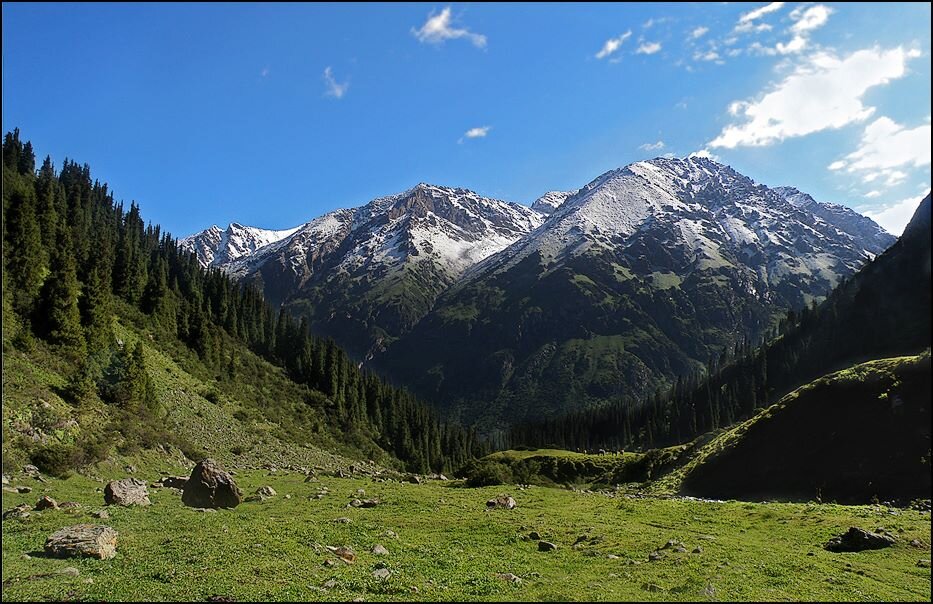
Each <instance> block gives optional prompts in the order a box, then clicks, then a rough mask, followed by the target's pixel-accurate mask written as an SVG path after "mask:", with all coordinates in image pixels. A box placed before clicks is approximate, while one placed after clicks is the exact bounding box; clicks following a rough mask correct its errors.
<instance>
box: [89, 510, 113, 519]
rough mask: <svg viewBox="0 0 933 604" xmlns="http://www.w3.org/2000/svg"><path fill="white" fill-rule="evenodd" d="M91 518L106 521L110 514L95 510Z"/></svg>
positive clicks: (105, 511)
mask: <svg viewBox="0 0 933 604" xmlns="http://www.w3.org/2000/svg"><path fill="white" fill-rule="evenodd" d="M91 516H93V517H94V518H100V519H101V520H107V519H108V518H110V512H108V511H107V510H97V511H96V512H91Z"/></svg>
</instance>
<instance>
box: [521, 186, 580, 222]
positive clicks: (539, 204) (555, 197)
mask: <svg viewBox="0 0 933 604" xmlns="http://www.w3.org/2000/svg"><path fill="white" fill-rule="evenodd" d="M574 193H576V191H548V192H547V193H545V194H544V195H542V196H541V197H539V198H537V199H536V200H535V201H534V203H532V204H531V209H532V210H534V211H536V212H539V213H541V214H544V215H545V216H550V215H551V214H553V213H554V211H555V210H557V208H559V207H560V206H561V205H562V204H563V203H564V202H565V201H567V198H568V197H570V196H571V195H573V194H574Z"/></svg>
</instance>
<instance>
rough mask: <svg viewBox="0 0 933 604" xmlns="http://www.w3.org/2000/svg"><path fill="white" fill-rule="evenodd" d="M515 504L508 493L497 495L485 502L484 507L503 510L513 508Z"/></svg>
mask: <svg viewBox="0 0 933 604" xmlns="http://www.w3.org/2000/svg"><path fill="white" fill-rule="evenodd" d="M515 505H516V503H515V500H514V499H512V497H511V496H509V495H498V496H496V497H493V498H492V499H490V500H489V501H487V502H486V508H487V509H490V510H494V509H497V508H501V509H504V510H514V509H515Z"/></svg>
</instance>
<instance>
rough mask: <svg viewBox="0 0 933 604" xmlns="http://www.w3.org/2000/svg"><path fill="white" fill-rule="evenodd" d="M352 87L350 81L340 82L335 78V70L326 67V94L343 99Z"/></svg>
mask: <svg viewBox="0 0 933 604" xmlns="http://www.w3.org/2000/svg"><path fill="white" fill-rule="evenodd" d="M349 88H350V82H349V80H347V81H346V82H342V83H341V82H338V81H337V80H336V79H335V78H334V71H333V70H332V69H331V68H330V67H327V68H325V69H324V94H325V95H327V96H330V97H334V98H335V99H342V98H343V95H345V94H346V93H347V90H348V89H349Z"/></svg>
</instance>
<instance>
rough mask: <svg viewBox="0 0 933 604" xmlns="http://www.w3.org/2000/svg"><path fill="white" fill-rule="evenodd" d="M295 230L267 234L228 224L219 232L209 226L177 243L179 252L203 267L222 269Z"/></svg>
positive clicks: (259, 230) (255, 228)
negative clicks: (181, 250) (225, 228)
mask: <svg viewBox="0 0 933 604" xmlns="http://www.w3.org/2000/svg"><path fill="white" fill-rule="evenodd" d="M297 230H298V229H297V228H294V229H286V230H284V231H270V230H268V229H260V228H257V227H250V226H243V225H241V224H237V223H235V222H231V223H230V225H229V226H228V227H227V230H225V231H221V230H220V229H219V228H218V227H217V225H212V226H211V227H210V228H208V229H205V230H203V231H201V232H200V233H196V234H194V235H191V236H189V237H185V238H184V239H181V240H179V242H178V244H179V246H180V247H181V248H182V249H183V250H185V251H187V252H191V253H192V254H194V255H195V256H196V257H197V259H198V262H199V263H200V264H201V266H202V267H204V268H207V267H209V266H225V265H227V264H229V263H231V262H234V261H236V260H240V259H242V258H246V257H248V256H250V255H251V254H253V253H255V252H256V250H258V249H259V248H261V247H264V246H267V245H269V244H270V243H275V242H276V241H280V240H281V239H284V238H286V237H288V236H289V235H291V234H292V233H294V232H295V231H297Z"/></svg>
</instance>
